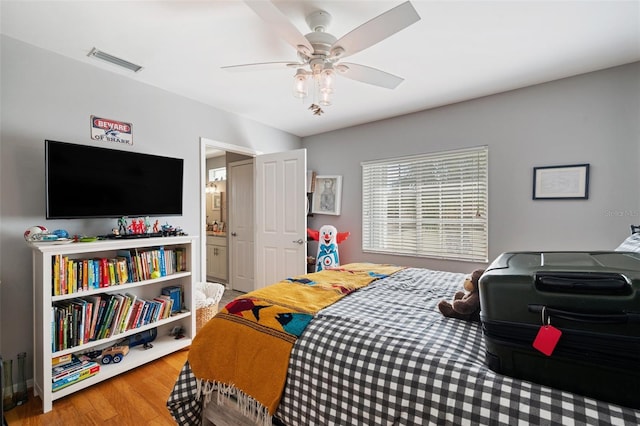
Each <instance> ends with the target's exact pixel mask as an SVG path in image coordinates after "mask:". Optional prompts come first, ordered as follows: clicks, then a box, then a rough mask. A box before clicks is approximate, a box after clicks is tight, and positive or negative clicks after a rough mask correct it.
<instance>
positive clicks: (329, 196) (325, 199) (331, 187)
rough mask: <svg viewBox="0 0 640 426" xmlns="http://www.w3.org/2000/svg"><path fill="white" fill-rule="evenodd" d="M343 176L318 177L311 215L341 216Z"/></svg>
mask: <svg viewBox="0 0 640 426" xmlns="http://www.w3.org/2000/svg"><path fill="white" fill-rule="evenodd" d="M341 200H342V176H316V182H315V191H314V193H313V200H312V203H311V213H315V214H331V215H336V216H337V215H339V214H340V207H341V206H340V204H341Z"/></svg>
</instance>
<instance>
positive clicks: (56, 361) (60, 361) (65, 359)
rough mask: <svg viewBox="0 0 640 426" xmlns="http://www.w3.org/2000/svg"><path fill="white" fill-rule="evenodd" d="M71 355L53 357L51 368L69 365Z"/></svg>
mask: <svg viewBox="0 0 640 426" xmlns="http://www.w3.org/2000/svg"><path fill="white" fill-rule="evenodd" d="M71 355H72V354H64V355H60V356H54V357H53V358H51V365H52V366H53V367H56V366H63V365H66V364H69V363H70V362H71V361H72V359H73V358H72V356H71Z"/></svg>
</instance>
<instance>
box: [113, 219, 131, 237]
mask: <svg viewBox="0 0 640 426" xmlns="http://www.w3.org/2000/svg"><path fill="white" fill-rule="evenodd" d="M127 228H128V226H127V218H126V217H124V216H122V217H121V218H120V219H118V234H116V235H126V234H127Z"/></svg>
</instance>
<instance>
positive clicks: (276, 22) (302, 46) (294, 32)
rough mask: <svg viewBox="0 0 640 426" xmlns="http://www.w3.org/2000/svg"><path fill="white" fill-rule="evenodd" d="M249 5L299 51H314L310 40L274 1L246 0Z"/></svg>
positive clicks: (308, 53)
mask: <svg viewBox="0 0 640 426" xmlns="http://www.w3.org/2000/svg"><path fill="white" fill-rule="evenodd" d="M245 3H246V4H247V6H249V7H250V8H251V9H252V10H253V11H254V12H255V13H256V14H257V15H258V16H259V17H260V18H262V20H263V21H265V22H266V23H267V24H269V27H270V28H271V29H272V30H273V31H274V32H275V33H276V34H278V36H280V38H282V39H283V40H284V41H286V42H287V43H289V44H290V45H291V46H293V48H294V49H296V50H297V51H301V52H302V53H304V54H305V55H310V54H311V52H313V47H312V46H311V43H309V40H307V39H306V38H305V37H304V35H302V33H301V32H300V31H298V29H297V28H296V26H295V25H293V24H292V23H291V21H289V19H288V18H287V17H286V16H285V15H284V14H283V13H282V12H280V9H278V8H277V7H276V6H275V5H274V4H273V3H272V2H270V1H266V0H245Z"/></svg>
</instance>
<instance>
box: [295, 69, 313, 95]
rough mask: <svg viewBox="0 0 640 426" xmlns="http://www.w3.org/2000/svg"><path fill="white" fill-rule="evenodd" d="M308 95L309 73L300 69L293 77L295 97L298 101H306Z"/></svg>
mask: <svg viewBox="0 0 640 426" xmlns="http://www.w3.org/2000/svg"><path fill="white" fill-rule="evenodd" d="M308 94H309V88H308V84H307V73H306V72H305V70H303V69H301V68H299V69H298V70H297V71H296V74H295V75H294V76H293V96H294V97H296V98H298V99H304V98H306V97H307V95H308Z"/></svg>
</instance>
